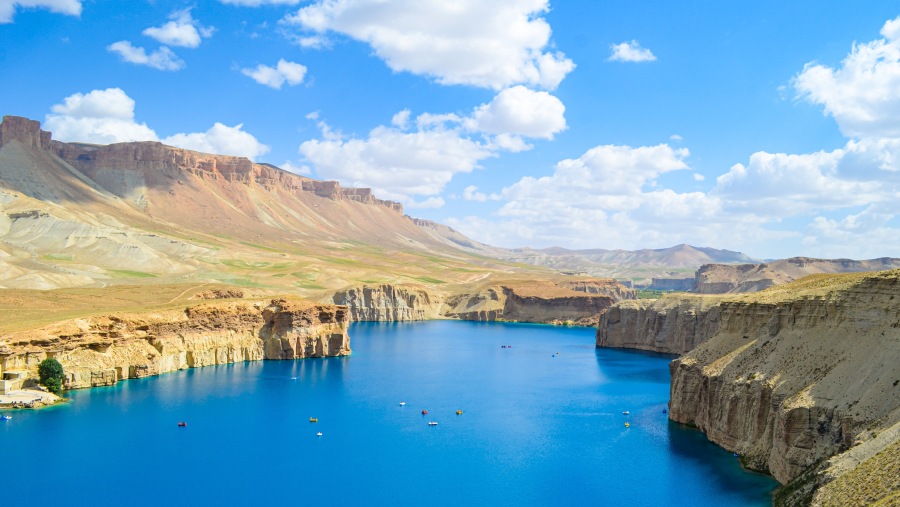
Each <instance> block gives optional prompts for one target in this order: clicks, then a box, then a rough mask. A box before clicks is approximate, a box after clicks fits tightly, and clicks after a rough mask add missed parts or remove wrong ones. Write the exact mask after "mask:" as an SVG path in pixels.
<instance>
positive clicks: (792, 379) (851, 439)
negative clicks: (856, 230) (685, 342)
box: [669, 270, 900, 483]
mask: <svg viewBox="0 0 900 507" xmlns="http://www.w3.org/2000/svg"><path fill="white" fill-rule="evenodd" d="M698 315H700V314H698ZM703 315H705V316H706V317H705V318H707V319H714V320H717V323H713V322H710V323H709V324H703V325H701V326H700V327H701V328H703V326H708V327H707V329H710V330H712V329H715V331H713V332H712V336H711V337H710V338H709V339H707V340H706V341H703V342H702V343H700V344H698V345H697V346H696V347H695V348H694V349H693V350H691V351H690V352H688V353H687V354H685V355H684V356H682V357H681V358H679V359H676V360H675V361H673V362H672V363H671V365H670V369H671V373H672V384H671V400H670V410H669V417H670V418H671V419H672V420H674V421H678V422H683V423H688V424H694V425H696V426H697V427H698V428H699V429H701V430H702V431H703V432H705V433H706V434H707V436H708V437H709V438H710V440H712V441H713V442H715V443H717V444H719V445H721V446H722V447H725V448H726V449H728V450H731V451H734V452H737V453H740V455H741V456H742V459H743V461H744V462H745V463H746V464H747V465H748V466H751V467H754V468H757V469H760V470H763V471H766V472H769V473H771V474H772V475H773V476H774V477H775V478H776V479H778V480H779V481H781V482H782V483H785V482H788V481H790V480H792V479H794V478H797V477H798V476H800V475H801V474H802V473H803V472H804V471H805V470H807V469H809V467H812V466H814V465H815V464H816V463H818V462H820V461H821V460H824V459H827V458H829V457H831V456H834V455H838V454H840V453H843V452H845V451H847V450H848V449H851V448H856V447H857V446H860V445H865V443H866V442H867V441H869V440H871V439H872V438H873V435H875V434H877V433H878V432H879V431H881V430H883V429H886V428H890V427H892V426H894V425H896V424H898V422H900V331H898V330H900V270H893V271H887V272H882V273H877V274H856V275H837V276H814V277H809V278H806V279H803V280H800V281H798V282H794V283H791V284H788V285H784V286H778V287H775V288H772V289H769V290H767V291H763V292H760V293H756V294H747V295H741V296H732V297H729V298H725V299H724V300H723V301H722V302H721V303H720V304H719V305H718V310H717V311H713V310H708V311H706V312H705V313H703Z"/></svg>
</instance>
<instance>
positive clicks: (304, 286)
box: [294, 282, 326, 290]
mask: <svg viewBox="0 0 900 507" xmlns="http://www.w3.org/2000/svg"><path fill="white" fill-rule="evenodd" d="M294 286H295V287H299V288H301V289H315V290H324V289H325V288H326V287H323V286H321V285H316V284H314V283H305V282H294Z"/></svg>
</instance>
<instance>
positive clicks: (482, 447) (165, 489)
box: [0, 321, 776, 506]
mask: <svg viewBox="0 0 900 507" xmlns="http://www.w3.org/2000/svg"><path fill="white" fill-rule="evenodd" d="M350 335H351V343H352V347H353V351H354V352H353V356H351V357H346V358H329V359H308V360H303V361H294V362H291V361H264V362H255V363H242V364H237V365H228V366H217V367H207V368H198V369H194V370H187V371H183V372H177V373H171V374H167V375H163V376H160V377H156V378H148V379H140V380H131V381H126V382H120V383H119V384H118V385H116V386H113V387H107V388H95V389H89V390H80V391H73V392H71V393H70V395H71V398H72V402H71V403H69V404H66V405H64V406H58V407H50V408H47V409H44V410H39V411H19V412H13V413H12V414H13V416H14V417H13V419H12V420H10V421H6V422H0V456H2V457H3V460H4V463H5V464H6V467H7V471H8V472H11V475H10V474H6V476H7V477H10V476H12V477H13V479H12V480H5V481H3V486H2V487H3V489H4V492H3V493H4V494H3V496H4V497H6V498H17V497H18V498H25V496H24V495H27V497H28V498H32V499H37V498H38V496H39V492H41V491H46V492H47V493H48V494H49V495H51V496H50V497H49V498H54V499H58V500H60V501H63V504H64V505H112V504H122V505H129V506H134V505H197V504H201V505H276V504H278V505H301V504H318V505H422V504H425V505H517V506H518V505H541V506H543V505H572V506H574V505H600V506H603V505H626V504H627V505H633V506H640V505H648V506H649V505H679V506H683V505H711V506H749V505H769V504H770V496H769V494H770V492H771V490H772V489H773V488H774V487H775V486H776V483H775V482H774V481H773V480H771V479H770V478H767V477H764V476H761V475H756V474H752V473H747V472H744V471H742V470H741V468H740V466H739V464H738V463H737V460H736V459H735V458H734V457H733V456H732V455H731V453H728V452H725V451H723V450H721V449H719V448H717V447H716V446H714V445H712V444H710V443H708V442H707V441H706V439H705V437H704V436H703V435H702V434H701V433H699V432H698V431H695V430H691V429H688V428H684V427H682V426H680V425H677V424H674V423H670V422H669V421H668V420H667V418H666V416H665V414H663V413H662V411H663V409H664V408H665V407H666V402H667V400H668V384H669V373H668V367H667V363H668V361H669V360H670V359H671V358H670V357H667V356H661V355H654V354H646V353H640V352H632V351H619V350H607V349H602V350H597V349H595V348H594V330H592V329H586V328H556V327H549V326H536V325H522V324H479V323H470V322H455V321H452V322H447V321H435V322H422V323H414V324H399V325H397V324H394V325H391V324H369V323H362V324H354V325H353V326H352V327H351V329H350ZM501 345H512V348H501ZM557 353H558V354H557ZM292 377H297V379H296V380H292ZM400 401H406V402H407V404H406V406H402V407H401V406H399V402H400ZM422 409H427V410H428V411H429V414H428V415H427V416H423V415H422V414H421V410H422ZM457 409H460V410H463V411H464V413H463V414H462V415H459V416H458V415H456V414H455V411H456V410H457ZM625 410H628V411H630V415H628V416H625V415H623V414H622V412H623V411H625ZM310 417H317V418H318V419H319V422H318V423H315V424H313V423H310V422H309V418H310ZM182 420H184V421H187V423H188V426H187V427H186V428H179V427H177V426H176V422H177V421H182ZM428 421H437V422H438V423H439V425H438V426H428V424H427V422H428ZM625 421H629V422H630V423H631V427H630V428H625V427H624V422H625ZM317 432H322V436H321V437H317V436H316V433H317ZM19 494H21V495H23V496H19ZM35 495H38V496H35Z"/></svg>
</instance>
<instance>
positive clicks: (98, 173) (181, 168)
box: [0, 116, 403, 215]
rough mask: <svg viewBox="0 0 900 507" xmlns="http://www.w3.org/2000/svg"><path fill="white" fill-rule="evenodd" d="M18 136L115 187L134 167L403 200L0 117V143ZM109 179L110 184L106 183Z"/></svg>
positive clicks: (165, 174) (151, 175) (156, 174)
mask: <svg viewBox="0 0 900 507" xmlns="http://www.w3.org/2000/svg"><path fill="white" fill-rule="evenodd" d="M13 140H17V141H19V142H20V143H22V144H23V145H25V146H26V147H28V148H32V149H37V150H48V151H51V152H52V153H54V154H55V155H56V156H58V157H59V158H61V159H63V160H64V161H66V162H67V163H69V164H70V165H72V166H73V167H75V168H76V169H78V170H79V171H81V172H82V173H84V174H85V175H86V176H88V177H89V178H91V179H92V180H94V181H95V182H97V183H99V184H100V185H101V186H104V187H107V186H112V187H116V183H119V182H121V181H122V180H123V178H124V180H128V179H129V178H128V177H127V176H123V175H122V174H121V173H123V172H136V173H141V174H142V175H143V176H144V180H146V181H147V182H148V183H151V184H152V182H153V181H154V180H155V179H157V178H159V179H160V180H159V181H163V178H167V179H168V180H169V181H171V180H175V179H178V177H179V175H181V174H182V173H185V172H186V173H190V174H193V175H196V176H199V177H201V178H208V179H213V180H225V181H229V182H237V183H243V184H246V185H259V186H262V187H264V188H266V189H267V190H274V189H276V188H280V189H282V190H284V191H286V192H289V193H298V192H312V193H314V194H315V195H317V196H319V197H324V198H327V199H332V200H344V199H346V200H351V201H356V202H360V203H363V204H371V205H376V206H383V207H386V208H388V209H389V210H392V211H395V212H397V213H399V214H401V215H402V214H403V205H401V204H400V203H397V202H393V201H388V200H383V199H378V198H376V197H375V196H374V195H372V190H371V189H368V188H341V186H340V184H339V183H338V182H336V181H317V180H313V179H310V178H306V177H303V176H299V175H296V174H293V173H290V172H288V171H284V170H282V169H280V168H278V167H276V166H273V165H271V164H264V163H263V164H257V163H254V162H253V161H251V160H250V159H248V158H246V157H237V156H230V155H213V154H208V153H201V152H197V151H192V150H187V149H184V148H176V147H173V146H168V145H165V144H163V143H160V142H158V141H135V142H126V143H115V144H109V145H96V144H87V143H66V142H61V141H54V140H51V133H50V132H47V131H44V130H41V124H40V122H38V121H36V120H30V119H28V118H23V117H20V116H4V117H3V121H2V122H0V147H2V146H3V145H5V144H7V143H9V142H11V141H13ZM110 183H112V185H109V184H110Z"/></svg>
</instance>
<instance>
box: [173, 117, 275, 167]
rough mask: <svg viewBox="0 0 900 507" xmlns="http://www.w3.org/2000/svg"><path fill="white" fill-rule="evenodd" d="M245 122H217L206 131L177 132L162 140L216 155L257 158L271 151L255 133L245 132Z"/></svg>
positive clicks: (180, 146)
mask: <svg viewBox="0 0 900 507" xmlns="http://www.w3.org/2000/svg"><path fill="white" fill-rule="evenodd" d="M243 127H244V125H243V124H240V123H239V124H237V125H235V126H234V127H229V126H227V125H223V124H221V123H219V122H216V123H215V124H214V125H213V126H212V127H210V129H209V130H207V131H206V132H197V133H193V134H175V135H172V136H169V137H167V138H165V139H163V140H162V142H163V144H169V145H172V146H177V147H179V148H184V149H187V150H194V151H200V152H203V153H214V154H216V155H233V156H237V157H247V158H249V159H250V160H256V158H257V157H259V156H260V155H264V154H266V153H268V152H269V147H268V146H266V145H265V144H262V143H260V142H259V141H258V140H257V139H256V138H255V137H253V135H251V134H250V133H248V132H244V131H243V130H242V129H243Z"/></svg>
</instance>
